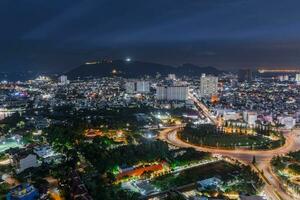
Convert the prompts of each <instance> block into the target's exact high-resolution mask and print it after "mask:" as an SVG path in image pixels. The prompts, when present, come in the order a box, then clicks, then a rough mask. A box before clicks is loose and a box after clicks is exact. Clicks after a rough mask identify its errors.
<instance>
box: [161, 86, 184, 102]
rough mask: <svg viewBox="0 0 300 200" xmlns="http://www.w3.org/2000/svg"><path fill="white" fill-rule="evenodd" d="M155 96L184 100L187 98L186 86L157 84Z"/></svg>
mask: <svg viewBox="0 0 300 200" xmlns="http://www.w3.org/2000/svg"><path fill="white" fill-rule="evenodd" d="M156 98H157V99H158V100H167V101H186V100H187V99H188V86H185V85H172V86H157V88H156Z"/></svg>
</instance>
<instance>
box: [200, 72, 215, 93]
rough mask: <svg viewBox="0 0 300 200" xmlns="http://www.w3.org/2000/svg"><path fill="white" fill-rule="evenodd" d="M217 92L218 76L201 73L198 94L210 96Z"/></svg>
mask: <svg viewBox="0 0 300 200" xmlns="http://www.w3.org/2000/svg"><path fill="white" fill-rule="evenodd" d="M217 94H218V77H216V76H211V75H209V76H207V75H205V74H202V76H201V78H200V96H202V97H211V96H212V95H217Z"/></svg>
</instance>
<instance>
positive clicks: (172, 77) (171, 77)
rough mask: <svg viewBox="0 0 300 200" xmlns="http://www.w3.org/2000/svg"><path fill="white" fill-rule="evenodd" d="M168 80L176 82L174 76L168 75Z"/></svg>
mask: <svg viewBox="0 0 300 200" xmlns="http://www.w3.org/2000/svg"><path fill="white" fill-rule="evenodd" d="M167 79H168V80H176V75H175V74H168V78H167Z"/></svg>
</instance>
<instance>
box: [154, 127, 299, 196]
mask: <svg viewBox="0 0 300 200" xmlns="http://www.w3.org/2000/svg"><path fill="white" fill-rule="evenodd" d="M181 128H182V126H174V127H173V128H167V129H164V130H163V131H161V132H160V135H159V139H160V140H163V141H166V142H168V143H170V144H172V145H174V146H177V147H192V148H195V149H196V150H198V151H205V152H210V153H213V154H219V155H222V156H227V157H230V158H231V159H236V160H239V161H240V162H242V163H245V164H249V165H251V166H252V168H253V169H254V170H255V171H257V169H256V168H255V167H254V166H253V165H252V164H251V162H252V159H253V156H255V158H256V163H257V168H258V169H259V170H260V171H263V174H264V176H265V178H263V180H264V181H265V182H266V186H265V188H264V192H265V194H266V195H267V196H268V198H269V199H272V200H276V199H282V200H289V199H296V198H292V197H291V196H290V195H288V194H287V193H286V192H285V191H284V190H283V189H282V188H281V186H280V182H279V180H278V179H277V177H276V176H275V175H274V174H273V173H272V171H271V169H270V161H271V159H272V157H273V156H276V155H282V154H286V153H288V152H290V151H296V150H299V149H300V141H298V137H299V135H300V131H299V130H298V131H293V132H290V133H286V134H285V138H286V143H285V144H284V145H283V146H282V147H280V148H277V149H273V150H245V149H240V150H224V149H217V148H207V147H200V146H196V145H192V144H189V143H186V142H184V141H182V140H180V139H179V138H178V137H177V131H178V130H179V129H181Z"/></svg>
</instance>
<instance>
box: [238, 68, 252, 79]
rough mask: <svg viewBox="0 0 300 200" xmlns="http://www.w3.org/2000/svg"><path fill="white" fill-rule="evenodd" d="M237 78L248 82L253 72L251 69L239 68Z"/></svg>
mask: <svg viewBox="0 0 300 200" xmlns="http://www.w3.org/2000/svg"><path fill="white" fill-rule="evenodd" d="M238 80H239V82H244V81H247V82H250V81H252V80H253V72H252V70H251V69H240V70H239V71H238Z"/></svg>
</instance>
